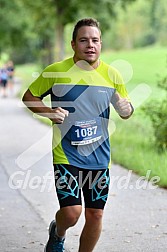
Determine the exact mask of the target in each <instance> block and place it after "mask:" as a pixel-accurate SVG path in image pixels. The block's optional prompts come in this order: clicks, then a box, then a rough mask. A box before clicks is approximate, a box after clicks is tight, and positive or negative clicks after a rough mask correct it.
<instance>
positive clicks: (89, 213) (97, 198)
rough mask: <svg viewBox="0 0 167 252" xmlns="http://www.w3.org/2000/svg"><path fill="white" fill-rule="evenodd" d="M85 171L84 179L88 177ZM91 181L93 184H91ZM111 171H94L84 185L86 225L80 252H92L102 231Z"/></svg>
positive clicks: (81, 239) (81, 238)
mask: <svg viewBox="0 0 167 252" xmlns="http://www.w3.org/2000/svg"><path fill="white" fill-rule="evenodd" d="M87 175H88V173H87V171H83V179H85V177H87ZM90 180H91V182H92V183H90ZM109 181H110V178H109V170H108V169H104V170H92V171H91V173H89V178H88V179H87V181H86V183H85V184H84V185H83V188H82V190H83V195H84V201H85V225H84V228H83V231H82V234H81V237H80V246H79V250H78V252H85V251H86V252H92V251H93V249H94V247H95V245H96V243H97V241H98V239H99V237H100V234H101V229H102V217H103V209H104V206H105V204H106V201H107V197H108V190H109Z"/></svg>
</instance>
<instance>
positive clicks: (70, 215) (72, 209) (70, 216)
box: [61, 206, 82, 226]
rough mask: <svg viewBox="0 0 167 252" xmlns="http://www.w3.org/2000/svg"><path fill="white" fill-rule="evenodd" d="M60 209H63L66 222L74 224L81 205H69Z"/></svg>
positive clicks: (78, 215)
mask: <svg viewBox="0 0 167 252" xmlns="http://www.w3.org/2000/svg"><path fill="white" fill-rule="evenodd" d="M61 210H62V211H64V214H63V215H64V217H65V218H64V219H65V221H66V223H68V224H69V225H70V226H74V225H75V224H76V223H77V221H78V219H79V217H80V215H81V211H82V208H81V206H69V207H65V208H64V209H63V208H62V209H61Z"/></svg>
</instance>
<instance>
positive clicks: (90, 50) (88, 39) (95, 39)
mask: <svg viewBox="0 0 167 252" xmlns="http://www.w3.org/2000/svg"><path fill="white" fill-rule="evenodd" d="M71 45H72V48H73V50H74V61H75V62H77V61H79V60H85V61H87V62H88V63H89V64H90V65H92V66H94V67H97V61H98V58H99V56H100V52H101V38H100V31H99V30H98V28H97V27H93V26H82V27H81V28H79V30H78V33H77V37H76V41H72V42H71Z"/></svg>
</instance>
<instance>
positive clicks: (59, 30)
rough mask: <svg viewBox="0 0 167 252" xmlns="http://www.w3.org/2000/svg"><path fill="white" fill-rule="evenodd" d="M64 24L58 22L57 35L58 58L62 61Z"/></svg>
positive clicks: (63, 54)
mask: <svg viewBox="0 0 167 252" xmlns="http://www.w3.org/2000/svg"><path fill="white" fill-rule="evenodd" d="M64 56H65V52H64V25H63V24H62V23H60V22H58V23H57V36H56V60H57V61H61V60H63V59H64Z"/></svg>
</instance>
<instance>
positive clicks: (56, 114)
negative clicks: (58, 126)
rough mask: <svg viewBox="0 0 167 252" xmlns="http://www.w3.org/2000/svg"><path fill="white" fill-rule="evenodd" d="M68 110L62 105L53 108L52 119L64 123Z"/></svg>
mask: <svg viewBox="0 0 167 252" xmlns="http://www.w3.org/2000/svg"><path fill="white" fill-rule="evenodd" d="M68 114H69V112H68V110H65V109H63V108H61V107H58V108H55V109H52V112H51V115H50V120H51V121H52V122H54V123H63V122H64V119H65V117H66V116H68Z"/></svg>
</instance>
